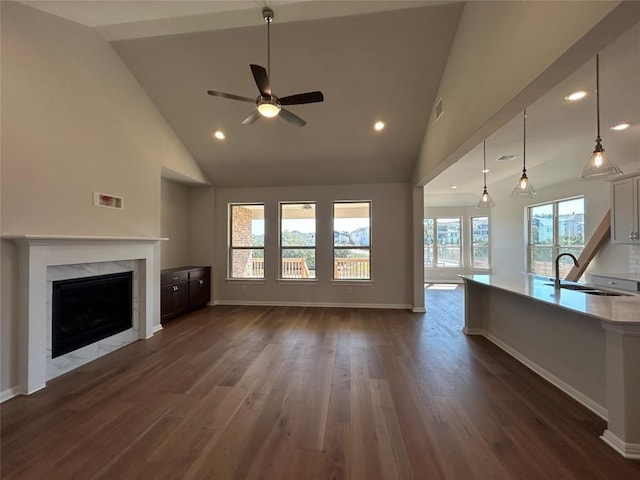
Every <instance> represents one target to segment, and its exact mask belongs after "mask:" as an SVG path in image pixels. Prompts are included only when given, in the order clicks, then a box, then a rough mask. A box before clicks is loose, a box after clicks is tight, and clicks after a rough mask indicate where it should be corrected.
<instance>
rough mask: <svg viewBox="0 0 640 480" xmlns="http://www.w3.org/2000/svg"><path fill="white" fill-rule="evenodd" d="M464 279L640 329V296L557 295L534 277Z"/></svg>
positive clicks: (550, 285)
mask: <svg viewBox="0 0 640 480" xmlns="http://www.w3.org/2000/svg"><path fill="white" fill-rule="evenodd" d="M460 277H461V278H463V279H465V280H466V281H471V282H476V283H479V284H482V285H487V286H490V287H494V288H498V289H500V290H505V291H508V292H511V293H515V294H517V295H521V296H524V297H528V298H531V299H533V300H537V301H540V302H544V303H548V304H551V305H556V306H558V307H560V308H566V309H567V310H572V311H574V312H578V313H582V314H585V315H588V316H590V317H594V318H597V319H599V320H604V321H606V322H610V323H614V324H624V325H632V324H639V325H640V295H629V296H619V297H605V296H598V295H589V294H588V293H585V292H580V291H575V290H567V289H560V291H559V292H556V291H554V288H553V280H549V279H547V278H542V277H535V276H533V275H460ZM563 283H572V282H563ZM594 289H596V287H594Z"/></svg>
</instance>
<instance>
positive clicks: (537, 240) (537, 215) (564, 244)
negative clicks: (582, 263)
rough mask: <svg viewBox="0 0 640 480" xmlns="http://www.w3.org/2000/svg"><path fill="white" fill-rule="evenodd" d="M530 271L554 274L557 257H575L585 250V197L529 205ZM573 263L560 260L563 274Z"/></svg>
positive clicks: (528, 262) (528, 260)
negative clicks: (559, 255)
mask: <svg viewBox="0 0 640 480" xmlns="http://www.w3.org/2000/svg"><path fill="white" fill-rule="evenodd" d="M527 219H528V229H527V230H528V259H527V264H528V271H529V272H530V273H536V274H539V275H545V276H553V275H554V271H553V268H554V265H553V263H554V259H555V258H556V256H557V255H558V254H560V253H565V252H567V253H572V254H573V255H575V256H576V258H577V257H578V256H579V255H580V254H581V253H582V250H583V249H584V198H583V197H578V198H571V199H568V200H561V201H558V202H553V203H545V204H542V205H535V206H532V207H528V208H527ZM572 266H573V261H572V260H571V259H570V258H567V257H563V258H562V259H560V276H561V277H566V275H567V273H569V270H571V267H572Z"/></svg>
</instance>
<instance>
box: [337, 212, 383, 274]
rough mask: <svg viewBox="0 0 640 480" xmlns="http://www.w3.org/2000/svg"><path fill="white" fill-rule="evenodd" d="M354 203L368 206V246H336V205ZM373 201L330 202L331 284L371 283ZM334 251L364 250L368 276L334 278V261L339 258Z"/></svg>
mask: <svg viewBox="0 0 640 480" xmlns="http://www.w3.org/2000/svg"><path fill="white" fill-rule="evenodd" d="M356 203H366V204H367V205H368V210H369V216H368V228H369V245H366V246H365V245H355V246H352V247H351V246H345V245H336V237H335V231H336V230H335V228H336V223H335V221H336V205H340V204H356ZM372 219H373V201H371V200H333V201H332V202H331V233H332V235H331V236H332V240H331V244H332V248H331V265H332V268H331V271H332V273H331V280H332V281H333V282H338V283H343V282H356V283H366V282H372V281H373V275H372V271H373V270H372V256H371V254H372V251H373V250H372V243H373V233H372V232H373V228H372V227H373V226H372V224H373V221H372ZM336 250H366V251H367V252H368V257H367V259H368V276H367V277H366V278H360V277H358V278H338V277H336V259H337V258H338V259H339V258H341V257H336Z"/></svg>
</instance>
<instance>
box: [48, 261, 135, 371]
mask: <svg viewBox="0 0 640 480" xmlns="http://www.w3.org/2000/svg"><path fill="white" fill-rule="evenodd" d="M52 300H53V301H52V304H53V311H52V335H51V336H52V355H51V356H52V357H53V358H56V357H59V356H60V355H64V354H65V353H69V352H72V351H74V350H77V349H79V348H81V347H84V346H86V345H90V344H92V343H94V342H97V341H98V340H102V339H103V338H107V337H110V336H111V335H115V334H116V333H120V332H123V331H125V330H127V329H129V328H131V327H132V326H133V272H124V273H112V274H109V275H99V276H95V277H84V278H74V279H71V280H59V281H54V282H53V299H52Z"/></svg>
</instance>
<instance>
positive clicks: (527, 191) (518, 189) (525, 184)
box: [510, 170, 536, 198]
mask: <svg viewBox="0 0 640 480" xmlns="http://www.w3.org/2000/svg"><path fill="white" fill-rule="evenodd" d="M510 196H511V197H528V198H531V197H535V196H536V191H535V189H534V188H533V185H532V184H531V180H529V177H527V172H526V170H523V171H522V176H521V177H520V180H518V183H517V184H516V186H515V187H513V191H512V192H511V195H510Z"/></svg>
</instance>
